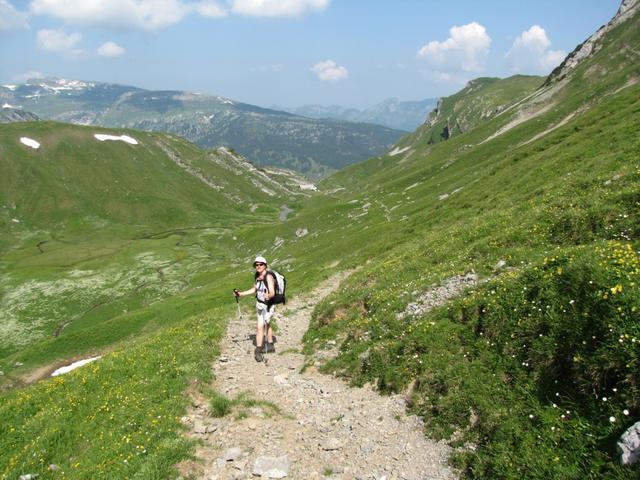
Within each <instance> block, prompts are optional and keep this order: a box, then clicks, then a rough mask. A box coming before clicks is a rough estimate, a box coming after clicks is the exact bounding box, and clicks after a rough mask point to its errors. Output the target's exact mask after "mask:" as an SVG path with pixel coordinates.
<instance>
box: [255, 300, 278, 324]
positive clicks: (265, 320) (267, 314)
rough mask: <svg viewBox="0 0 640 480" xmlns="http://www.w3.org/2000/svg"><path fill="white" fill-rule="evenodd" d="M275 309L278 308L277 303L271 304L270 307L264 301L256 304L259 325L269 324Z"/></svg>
mask: <svg viewBox="0 0 640 480" xmlns="http://www.w3.org/2000/svg"><path fill="white" fill-rule="evenodd" d="M275 309H276V306H275V305H271V306H269V307H268V306H267V305H265V304H264V303H257V304H256V314H257V316H258V323H257V325H258V327H264V326H265V325H269V322H270V321H271V317H272V316H273V313H274V312H275Z"/></svg>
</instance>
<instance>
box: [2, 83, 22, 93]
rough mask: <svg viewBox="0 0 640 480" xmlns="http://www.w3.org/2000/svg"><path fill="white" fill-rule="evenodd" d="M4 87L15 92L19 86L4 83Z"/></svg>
mask: <svg viewBox="0 0 640 480" xmlns="http://www.w3.org/2000/svg"><path fill="white" fill-rule="evenodd" d="M2 86H3V87H4V88H8V89H9V90H11V91H12V92H15V90H16V88H18V86H17V85H2Z"/></svg>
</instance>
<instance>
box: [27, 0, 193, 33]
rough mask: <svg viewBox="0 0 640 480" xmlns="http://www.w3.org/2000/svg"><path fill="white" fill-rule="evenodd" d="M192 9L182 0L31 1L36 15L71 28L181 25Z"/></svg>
mask: <svg viewBox="0 0 640 480" xmlns="http://www.w3.org/2000/svg"><path fill="white" fill-rule="evenodd" d="M201 3H202V2H201ZM192 8H193V6H189V5H186V4H184V3H183V2H181V1H180V0H32V1H31V5H30V11H31V13H33V14H36V15H49V16H51V17H54V18H59V19H61V20H64V21H65V22H67V23H69V24H72V25H89V26H101V27H109V28H120V29H143V30H154V29H158V28H162V27H167V26H169V25H172V24H174V23H177V22H180V21H181V20H182V19H183V18H184V17H185V15H187V14H188V13H189V12H190V11H191V10H192Z"/></svg>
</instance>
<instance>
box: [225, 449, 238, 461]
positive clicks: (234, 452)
mask: <svg viewBox="0 0 640 480" xmlns="http://www.w3.org/2000/svg"><path fill="white" fill-rule="evenodd" d="M241 456H242V449H241V448H238V447H234V448H230V449H229V450H227V451H226V452H224V457H223V458H224V461H225V462H235V461H236V460H238V459H239V458H240V457H241Z"/></svg>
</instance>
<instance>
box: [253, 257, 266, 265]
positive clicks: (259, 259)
mask: <svg viewBox="0 0 640 480" xmlns="http://www.w3.org/2000/svg"><path fill="white" fill-rule="evenodd" d="M256 263H264V264H265V265H266V263H267V259H266V258H264V257H262V256H260V255H258V256H257V257H256V259H255V260H254V261H253V264H254V265H255V264H256Z"/></svg>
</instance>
